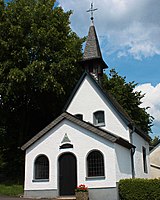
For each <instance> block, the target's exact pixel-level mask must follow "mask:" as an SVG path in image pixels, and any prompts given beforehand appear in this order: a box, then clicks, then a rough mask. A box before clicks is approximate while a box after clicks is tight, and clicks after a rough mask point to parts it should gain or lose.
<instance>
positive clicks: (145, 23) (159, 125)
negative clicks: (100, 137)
mask: <svg viewBox="0 0 160 200" xmlns="http://www.w3.org/2000/svg"><path fill="white" fill-rule="evenodd" d="M6 1H8V0H6ZM92 2H93V4H94V8H98V10H96V11H95V12H94V25H95V28H96V32H97V35H98V38H99V43H100V47H101V51H102V55H103V59H104V61H105V62H106V63H107V65H108V66H109V69H107V70H106V73H107V74H109V70H110V69H112V68H115V69H116V71H117V72H118V74H119V75H121V76H123V77H126V81H127V82H132V81H135V83H137V84H138V85H137V87H136V88H135V90H137V91H142V93H143V94H145V96H144V98H143V99H142V101H143V102H142V104H141V106H142V107H149V109H148V113H150V114H151V115H152V116H153V117H154V122H153V127H152V131H153V133H152V134H150V136H151V137H154V136H160V11H159V10H160V0H92V1H91V0H81V1H79V0H57V2H56V6H61V7H62V8H63V9H64V10H65V11H68V10H72V11H73V14H72V15H71V18H70V20H71V28H72V30H73V31H74V32H76V33H77V35H78V36H79V37H84V36H87V34H88V29H89V26H90V23H91V20H90V13H88V12H86V11H87V10H88V9H89V8H90V5H91V3H92Z"/></svg>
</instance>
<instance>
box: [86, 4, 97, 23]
mask: <svg viewBox="0 0 160 200" xmlns="http://www.w3.org/2000/svg"><path fill="white" fill-rule="evenodd" d="M96 10H98V8H93V2H92V3H91V8H90V9H89V10H87V12H91V21H92V23H93V19H94V18H93V12H94V11H96Z"/></svg>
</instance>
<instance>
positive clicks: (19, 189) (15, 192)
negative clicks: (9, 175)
mask: <svg viewBox="0 0 160 200" xmlns="http://www.w3.org/2000/svg"><path fill="white" fill-rule="evenodd" d="M22 194H23V186H22V185H8V184H0V195H2V196H20V195H22Z"/></svg>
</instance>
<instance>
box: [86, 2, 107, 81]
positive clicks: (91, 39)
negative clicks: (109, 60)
mask: <svg viewBox="0 0 160 200" xmlns="http://www.w3.org/2000/svg"><path fill="white" fill-rule="evenodd" d="M95 10H97V8H96V9H94V8H93V3H91V8H90V9H89V10H87V12H91V21H92V23H91V26H90V28H89V32H88V36H87V41H86V46H85V49H84V54H83V65H84V67H85V69H86V71H88V72H89V73H90V74H91V75H92V76H93V77H94V78H95V79H96V81H97V82H98V83H99V84H101V78H102V76H103V69H105V68H108V66H107V65H106V63H105V62H104V61H103V58H102V54H101V50H100V46H99V42H98V37H97V34H96V30H95V27H94V24H93V19H94V18H93V12H94V11H95Z"/></svg>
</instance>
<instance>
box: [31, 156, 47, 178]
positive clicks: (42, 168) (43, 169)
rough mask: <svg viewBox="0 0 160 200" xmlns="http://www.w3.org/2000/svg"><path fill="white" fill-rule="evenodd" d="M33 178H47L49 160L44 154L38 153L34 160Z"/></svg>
mask: <svg viewBox="0 0 160 200" xmlns="http://www.w3.org/2000/svg"><path fill="white" fill-rule="evenodd" d="M34 167H35V179H49V161H48V158H47V157H46V156H45V155H40V156H38V157H37V158H36V160H35V166H34Z"/></svg>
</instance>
